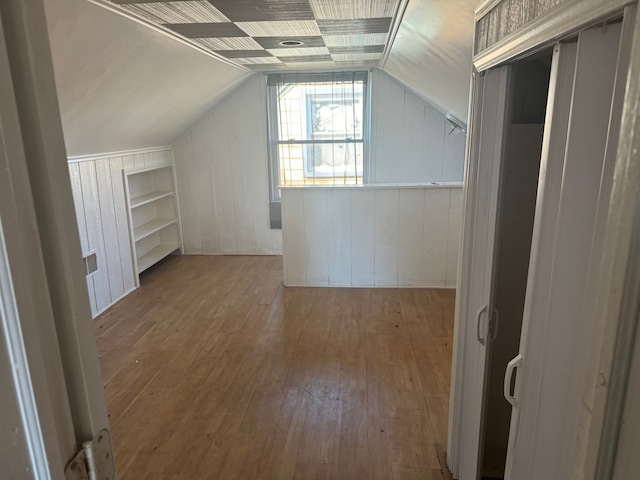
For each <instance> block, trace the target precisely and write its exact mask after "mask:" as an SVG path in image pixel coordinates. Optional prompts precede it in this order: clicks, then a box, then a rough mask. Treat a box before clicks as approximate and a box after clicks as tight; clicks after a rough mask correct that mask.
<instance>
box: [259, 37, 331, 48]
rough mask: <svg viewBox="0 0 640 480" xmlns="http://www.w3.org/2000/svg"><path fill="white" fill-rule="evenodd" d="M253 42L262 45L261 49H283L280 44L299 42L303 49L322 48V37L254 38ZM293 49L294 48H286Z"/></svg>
mask: <svg viewBox="0 0 640 480" xmlns="http://www.w3.org/2000/svg"><path fill="white" fill-rule="evenodd" d="M254 40H255V41H256V42H258V43H259V44H260V45H262V47H263V48H267V49H268V48H283V47H282V45H280V42H287V41H295V40H297V41H300V42H302V44H303V45H304V47H303V48H310V47H324V46H325V45H324V40H323V38H322V37H319V36H317V37H255V38H254ZM288 48H295V47H288Z"/></svg>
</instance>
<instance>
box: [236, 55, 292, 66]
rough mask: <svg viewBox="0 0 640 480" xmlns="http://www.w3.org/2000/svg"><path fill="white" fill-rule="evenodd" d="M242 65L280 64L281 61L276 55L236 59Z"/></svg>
mask: <svg viewBox="0 0 640 480" xmlns="http://www.w3.org/2000/svg"><path fill="white" fill-rule="evenodd" d="M236 61H237V62H238V63H240V64H242V65H272V66H273V65H282V61H280V60H279V59H277V58H276V57H248V58H238V59H237V60H236Z"/></svg>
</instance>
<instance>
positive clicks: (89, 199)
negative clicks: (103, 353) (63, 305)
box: [69, 147, 173, 317]
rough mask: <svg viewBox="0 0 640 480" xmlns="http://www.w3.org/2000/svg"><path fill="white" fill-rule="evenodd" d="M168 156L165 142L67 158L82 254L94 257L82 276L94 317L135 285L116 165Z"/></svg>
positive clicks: (132, 164)
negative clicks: (154, 146)
mask: <svg viewBox="0 0 640 480" xmlns="http://www.w3.org/2000/svg"><path fill="white" fill-rule="evenodd" d="M172 160H173V153H172V150H171V148H170V147H169V148H166V147H165V148H160V149H148V150H144V151H141V150H138V151H131V152H121V153H118V154H110V156H91V157H84V158H83V157H80V158H78V157H76V158H73V159H70V161H69V174H70V176H71V186H72V190H73V198H74V203H75V207H76V216H77V219H78V230H79V233H80V243H81V246H82V254H83V256H86V255H87V254H89V253H92V252H95V253H96V257H97V262H98V270H97V271H96V272H95V273H93V274H92V275H90V276H88V277H87V287H88V288H89V300H90V302H91V311H92V313H93V315H94V317H95V316H97V315H98V314H99V313H100V312H102V311H104V310H106V309H107V308H108V307H110V306H111V305H113V304H114V303H115V302H117V301H118V300H120V299H121V298H122V297H124V296H125V295H127V294H128V293H130V292H131V291H132V290H134V289H135V281H134V271H133V263H132V258H131V243H130V239H129V226H128V220H127V207H126V204H125V196H124V185H123V180H122V169H123V168H129V167H140V166H143V165H149V164H153V163H159V162H166V161H172Z"/></svg>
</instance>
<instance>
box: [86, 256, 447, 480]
mask: <svg viewBox="0 0 640 480" xmlns="http://www.w3.org/2000/svg"><path fill="white" fill-rule="evenodd" d="M453 310H454V292H453V291H452V290H430V289H339V288H284V287H282V259H281V257H225V256H182V257H170V258H168V259H167V260H166V261H164V262H162V263H161V264H159V265H157V266H156V267H154V268H152V269H151V270H150V271H148V272H146V273H145V274H144V275H143V277H142V286H141V288H140V289H139V290H137V291H135V292H134V293H132V294H131V295H129V296H127V297H126V298H124V299H123V300H121V301H120V302H119V303H117V304H116V305H115V306H114V307H112V308H111V309H109V310H108V311H107V312H105V313H104V314H103V315H101V316H100V317H99V318H98V319H97V320H96V332H97V339H98V349H99V352H100V363H101V367H102V375H103V379H104V386H105V393H106V398H107V406H108V410H109V416H110V422H111V429H112V436H113V443H114V449H115V458H116V464H117V468H118V471H119V474H120V478H121V479H124V480H147V479H149V480H150V479H154V480H156V479H159V480H187V479H188V480H194V479H224V480H230V479H261V480H278V479H294V478H295V479H296V480H302V479H317V480H319V479H335V480H338V479H349V480H360V479H362V480H365V479H372V480H373V479H381V480H382V479H385V480H386V479H394V480H395V479H406V480H418V479H425V480H435V479H438V480H447V479H450V478H451V477H450V474H449V473H448V471H447V469H446V466H445V455H446V452H445V448H446V436H447V412H448V398H449V381H450V369H451V342H452V335H453Z"/></svg>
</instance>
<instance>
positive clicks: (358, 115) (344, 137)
mask: <svg viewBox="0 0 640 480" xmlns="http://www.w3.org/2000/svg"><path fill="white" fill-rule="evenodd" d="M367 78H368V74H367V72H340V73H321V74H313V73H305V74H281V75H280V74H279V75H269V76H268V77H267V85H268V98H269V139H270V155H271V158H270V161H271V170H270V171H271V201H272V203H274V202H275V203H277V202H279V201H280V191H279V187H280V186H284V185H337V184H341V185H353V184H358V183H363V178H364V173H365V172H364V170H365V164H366V162H365V157H366V141H365V139H366V136H367V135H366V131H367V125H368V110H367V106H368V102H367ZM272 220H273V208H272ZM275 223H277V222H275ZM273 224H274V222H273V221H272V225H273Z"/></svg>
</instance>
